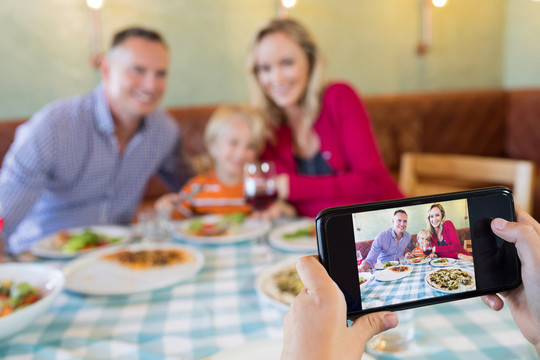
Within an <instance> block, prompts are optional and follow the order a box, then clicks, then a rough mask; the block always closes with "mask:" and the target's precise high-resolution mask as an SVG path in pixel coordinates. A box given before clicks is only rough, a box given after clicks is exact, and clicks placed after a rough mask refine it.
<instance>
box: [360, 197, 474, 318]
mask: <svg viewBox="0 0 540 360" xmlns="http://www.w3.org/2000/svg"><path fill="white" fill-rule="evenodd" d="M351 216H352V218H353V222H352V223H353V227H354V239H355V247H356V256H357V264H358V267H359V269H360V270H359V274H358V276H359V282H360V289H361V297H362V305H363V306H362V307H363V308H364V309H369V308H372V307H380V306H385V305H391V304H395V303H397V302H405V301H411V300H418V299H425V298H430V297H436V296H442V295H446V294H455V293H459V292H464V291H472V290H476V279H475V275H474V255H473V251H472V243H471V229H470V224H469V212H468V207H467V200H466V199H460V200H452V201H444V202H439V203H434V204H422V205H413V206H405V207H400V208H390V209H384V210H377V211H372V212H360V213H355V214H352V215H351ZM397 237H399V240H398V239H397ZM364 261H366V262H369V263H370V269H372V268H374V269H375V271H374V272H373V273H372V272H370V271H362V270H361V266H362V263H363V262H364ZM372 278H373V279H372ZM371 280H377V281H371Z"/></svg>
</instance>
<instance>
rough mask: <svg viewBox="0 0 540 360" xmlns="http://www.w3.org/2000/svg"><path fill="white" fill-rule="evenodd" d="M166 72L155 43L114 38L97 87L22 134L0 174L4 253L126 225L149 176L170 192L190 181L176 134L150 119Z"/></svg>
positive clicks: (128, 33) (153, 38) (164, 120)
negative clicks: (64, 234)
mask: <svg viewBox="0 0 540 360" xmlns="http://www.w3.org/2000/svg"><path fill="white" fill-rule="evenodd" d="M168 66H169V54H168V49H167V46H166V44H165V41H164V40H163V38H162V37H161V35H159V34H158V33H156V32H154V31H150V30H147V29H143V28H129V29H126V30H124V31H121V32H119V33H117V34H116V35H115V37H114V39H113V43H112V46H111V49H110V51H109V53H108V54H107V56H106V57H105V58H104V59H103V62H102V64H101V69H100V71H101V77H102V83H101V84H99V85H98V86H97V87H96V88H95V89H94V90H93V91H92V92H91V93H89V94H87V95H84V96H77V97H73V98H69V99H64V100H60V101H56V102H54V103H52V104H50V105H48V106H46V107H45V108H43V109H42V110H40V111H39V112H38V113H37V114H35V115H34V116H33V117H32V118H31V119H30V120H29V121H28V122H26V123H25V124H23V125H21V126H20V128H19V129H18V130H17V133H16V136H15V140H14V142H13V144H12V145H11V147H10V149H9V151H8V153H7V154H6V158H5V160H4V164H3V166H2V169H1V172H0V203H1V204H2V206H3V210H4V217H5V223H4V229H3V230H2V233H1V237H3V238H4V240H7V247H8V251H10V252H20V251H23V250H25V249H27V248H28V247H29V246H30V245H31V244H32V243H33V242H34V241H36V240H39V239H40V238H42V237H43V236H45V235H47V234H51V233H54V232H56V231H58V230H60V229H68V228H72V227H77V226H87V225H94V224H107V223H117V224H127V223H129V222H130V221H131V219H132V217H133V215H134V213H135V211H136V209H137V206H138V204H139V202H140V200H141V198H142V196H143V192H144V189H145V187H146V183H147V181H148V179H149V178H150V177H151V176H152V174H154V173H156V172H157V173H158V174H159V175H160V176H161V178H162V179H163V180H165V182H166V183H167V184H168V185H169V186H170V187H171V190H173V191H176V190H178V189H179V188H180V186H181V185H182V184H183V183H184V182H185V180H186V179H187V176H188V175H189V174H187V173H186V167H185V166H184V164H183V163H182V160H181V157H180V152H179V150H180V140H179V130H178V128H177V126H176V125H175V123H174V122H173V120H172V119H171V118H170V117H169V116H168V115H166V114H165V112H163V111H158V110H156V108H157V106H158V104H159V102H160V100H161V98H162V97H163V94H164V92H165V89H166V85H167V70H168Z"/></svg>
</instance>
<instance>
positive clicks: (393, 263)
mask: <svg viewBox="0 0 540 360" xmlns="http://www.w3.org/2000/svg"><path fill="white" fill-rule="evenodd" d="M387 262H389V263H392V265H389V266H387V267H385V268H383V267H382V264H381V263H379V262H377V263H376V264H375V269H376V270H383V269H388V268H389V267H390V266H394V265H397V264H399V261H385V263H387ZM383 264H384V263H383Z"/></svg>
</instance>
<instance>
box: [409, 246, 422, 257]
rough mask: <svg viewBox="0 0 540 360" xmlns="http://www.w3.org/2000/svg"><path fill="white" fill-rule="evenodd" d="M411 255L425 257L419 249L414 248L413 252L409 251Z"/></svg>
mask: <svg viewBox="0 0 540 360" xmlns="http://www.w3.org/2000/svg"><path fill="white" fill-rule="evenodd" d="M411 255H412V256H414V257H422V256H425V255H424V252H423V251H422V249H420V248H419V247H417V248H414V250H413V251H411Z"/></svg>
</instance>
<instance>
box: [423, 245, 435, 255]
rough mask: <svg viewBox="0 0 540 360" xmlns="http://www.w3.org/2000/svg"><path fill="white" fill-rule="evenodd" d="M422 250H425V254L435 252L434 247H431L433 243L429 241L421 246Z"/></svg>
mask: <svg viewBox="0 0 540 360" xmlns="http://www.w3.org/2000/svg"><path fill="white" fill-rule="evenodd" d="M421 249H422V251H423V252H424V255H426V256H429V255H431V253H432V252H433V248H432V247H431V243H429V242H428V243H427V244H425V245H424V246H422V247H421Z"/></svg>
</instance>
